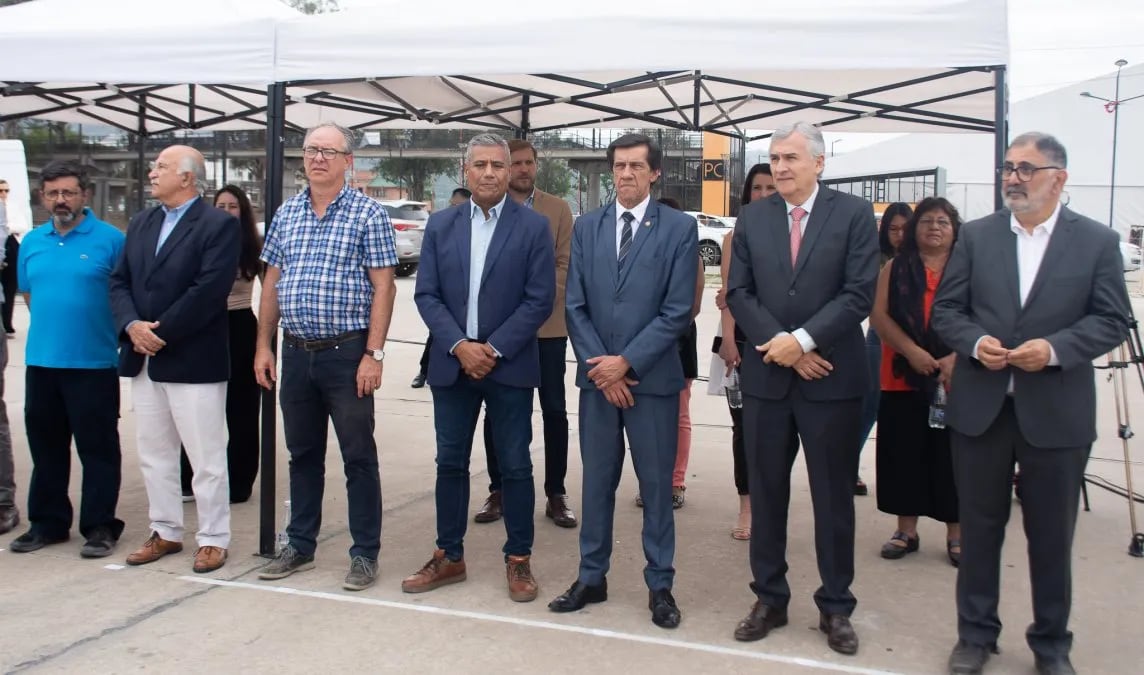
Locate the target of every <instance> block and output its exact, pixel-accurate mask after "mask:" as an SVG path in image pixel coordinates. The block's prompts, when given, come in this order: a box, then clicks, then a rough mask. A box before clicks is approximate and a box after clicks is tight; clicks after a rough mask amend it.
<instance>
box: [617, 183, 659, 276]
mask: <svg viewBox="0 0 1144 675" xmlns="http://www.w3.org/2000/svg"><path fill="white" fill-rule="evenodd" d="M613 217H614V216H613ZM658 221H659V204H657V203H656V202H655V201H652V202H649V203H648V205H647V211H645V212H644V217H643V220H642V221H632V228H633V231H632V247H631V248H630V249H628V255H627V257H626V258H624V269H623V270H622V271H621V272H620V274H619V279H618V282H619V285H620V286H623V285H624V282H625V281H626V280H627V278H628V275H629V274H631V271H632V265H633V264H634V263H635V261H636V258H637V257H639V254H640V251H641V250H643V246H644V244H645V243H646V242H647V240H648V239H651V238H652V237H653V236H655V233H656V232H657V231H658V230H657V229H656V227H655V226H656V223H657V222H658ZM612 257H613V258H614V257H615V256H612ZM617 267H618V261H617Z"/></svg>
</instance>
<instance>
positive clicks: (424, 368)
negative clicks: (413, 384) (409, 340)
mask: <svg viewBox="0 0 1144 675" xmlns="http://www.w3.org/2000/svg"><path fill="white" fill-rule="evenodd" d="M432 347H433V334H432V333H430V334H429V337H427V338H425V349H422V350H421V369H420V371H418V372H419V373H420V375H421V377H427V376H428V375H429V349H430V348H432Z"/></svg>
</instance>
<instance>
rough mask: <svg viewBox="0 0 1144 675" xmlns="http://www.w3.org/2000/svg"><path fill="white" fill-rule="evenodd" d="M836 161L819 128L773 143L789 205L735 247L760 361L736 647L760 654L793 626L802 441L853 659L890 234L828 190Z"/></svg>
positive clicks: (773, 200)
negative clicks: (791, 559)
mask: <svg viewBox="0 0 1144 675" xmlns="http://www.w3.org/2000/svg"><path fill="white" fill-rule="evenodd" d="M824 155H825V143H824V142H823V139H822V133H821V132H820V131H819V130H818V129H817V128H815V127H814V126H812V125H810V124H807V123H804V122H798V123H795V124H794V125H791V126H788V127H783V128H780V129H778V130H777V131H775V133H774V135H773V136H772V139H771V151H770V159H771V174H772V176H773V177H774V179H775V186H776V187H777V188H778V193H777V194H774V195H771V196H770V197H767V198H765V199H760V200H756V201H754V202H752V203H750V204H748V205H747V206H746V207H744V208H743V210H742V211H741V212H740V214H739V223H738V226H737V227H736V228H735V237H734V240H733V244H732V254H731V255H732V258H731V271H730V275H729V277H728V282H727V306H728V307H729V308H730V310H731V314H732V315H733V316H734V318H735V323H736V324H737V325H738V326H740V327H741V328H742V330H743V333H744V334H746V336H747V340H748V341H749V342H750V344H753V345H756V347H755V349H756V350H757V351H758V352H759V353H758V354H756V355H755V356H754V357H753V358H751V357H747V356H744V358H743V360H742V364H741V365H740V371H741V373H742V389H743V432H744V441H745V443H744V447H745V448H746V456H747V471H748V481H749V485H750V493H751V514H752V515H751V518H752V522H753V530H752V533H751V555H750V559H751V573H752V575H753V576H754V582H753V583H752V584H751V590H752V591H754V593H755V595H756V597H757V601H756V602H755V605H754V607H752V609H751V612H750V614H748V615H747V617H746V618H745V619H743V621H742V622H740V623H739V626H738V627H737V628H736V630H735V639H737V640H741V641H751V640H759V639H762V638H764V637H766V635H767V633H769V632H770V631H771V630H772V629H774V628H778V627H780V626H785V625H786V623H787V605H788V604H789V603H790V586H789V585H788V584H787V581H786V571H787V563H786V535H787V510H788V508H789V504H790V471H791V466H792V465H793V464H794V460H795V456H796V454H797V453H798V441H799V440H800V439H801V441H802V445H803V448H804V449H805V452H806V468H807V473H808V474H809V476H810V495H811V499H812V501H813V504H814V543H815V550H816V552H817V555H818V573H819V576H820V577H821V579H822V585H821V586H820V587H819V589H818V590H817V591H816V592H815V594H814V600H815V604H817V605H818V609H819V612H820V616H819V622H818V626H819V629H820V630H821V631H822V632H824V633H826V635H827V644H828V645H829V646H830V648H831V649H834V650H835V651H837V652H840V653H843V654H854V653H856V652H857V651H858V636H857V635H856V634H855V632H854V628H853V626H851V625H850V619H849V617H850V615H851V613H852V612H853V611H854V606H855V604H856V601H855V599H854V595H853V594H851V592H850V583H851V582H852V581H853V580H854V476H856V475H858V448H857V447H856V446H855V444H854V441H853V439H855V438H857V437H858V433H859V431H858V429H859V425H860V423H861V412H862V410H861V408H862V394H863V392H864V391H865V390H866V386H867V385H866V383H867V380H868V378H869V373H868V372H867V370H868V368H867V365H866V356H865V354H866V348H865V341H864V340H865V338H864V337H863V334H862V321H863V319H865V318H866V316H867V315H868V314H869V313H870V306H871V305H872V304H873V297H874V283H875V281H876V278H877V276H878V231H877V226H876V225H875V223H874V209H873V207H872V206H871V205H870V202H867V201H866V200H864V199H861V198H858V197H853V196H851V195H847V194H843V193H841V192H837V191H835V190H831V189H830V188H828V187H826V186H824V185H821V184H820V183H819V182H818V177H819V175H821V173H822V169H823V164H824Z"/></svg>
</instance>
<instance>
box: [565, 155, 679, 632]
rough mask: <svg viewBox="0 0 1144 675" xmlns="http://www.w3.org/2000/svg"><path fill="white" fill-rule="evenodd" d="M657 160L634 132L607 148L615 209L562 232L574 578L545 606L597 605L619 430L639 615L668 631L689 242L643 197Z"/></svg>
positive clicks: (673, 622)
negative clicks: (575, 489) (638, 512)
mask: <svg viewBox="0 0 1144 675" xmlns="http://www.w3.org/2000/svg"><path fill="white" fill-rule="evenodd" d="M662 160H663V152H662V151H661V150H660V149H659V147H657V146H656V144H655V142H654V141H652V140H651V139H650V138H648V137H647V136H644V135H643V134H625V135H624V136H621V137H619V138H617V139H616V140H615V141H612V144H611V145H609V146H608V162H609V163H611V165H612V171H613V176H614V180H615V185H616V201H615V202H614V203H612V204H608V205H607V206H605V207H603V208H600V209H597V210H595V211H592V212H591V213H587V214H585V215H583V216H581V217H580V218H579V219H578V220H577V221H576V224H575V225H574V226H573V229H572V255H571V259H570V261H569V264H568V283H567V298H566V311H565V314H566V316H567V319H568V333H569V337H571V338H572V349H573V351H574V352H575V353H576V361H577V368H576V386H578V387H580V456H581V458H582V461H583V465H584V479H583V500H582V501H583V519H582V520H581V529H580V573H579V576H578V577H577V579H576V582H575V583H573V584H572V587H571V588H569V589H568V590H567V591H566V592H565V593H564V594H563V595H561V596H560V597H558V598H556V599H555V600H553V601H552V602H551V603H549V605H548V608H549V609H551V610H552V611H554V612H573V611H576V610H579V609H582V608H583V607H584V605H585V604H587V603H590V602H603V601H604V600H607V599H608V583H607V578H606V577H607V573H608V566H609V560H610V558H611V555H612V541H613V540H612V519H613V515H614V513H615V509H616V487H617V486H618V485H619V483H620V472H621V470H622V469H623V464H624V431H627V434H628V447H630V448H631V453H632V463H633V464H634V465H635V469H636V478H637V479H638V480H639V491H640V495H642V496H643V500H644V511H643V517H644V521H643V548H644V555H645V556H646V558H647V566H646V567H645V568H644V580H645V581H646V582H647V586H648V589H649V596H648V608H649V609H650V610H651V614H652V621H653V622H654V623H655V624H656V625H657V626H660V627H662V628H675V627H676V626H678V625H679V621H680V612H679V608H678V606H677V605H676V603H675V598H674V597H672V595H671V587H672V581H673V580H674V578H675V569H674V567H672V560H673V559H674V557H675V519H674V516H673V514H672V509H671V473H672V469H673V467H674V465H675V446H676V441H677V435H678V431H679V426H678V425H679V392H680V391H682V390H683V387H684V384H685V383H684V379H683V366H682V364H681V362H680V360H679V353H678V351H677V348H676V341H677V340H678V338H679V336H680V335H681V334H682V333H683V331H684V330H686V328H687V326H688V324H689V322H690V321H691V304H692V301H693V300H694V295H695V275H696V274H697V268H698V264H699V253H698V248H699V240H698V239H699V238H698V230H697V228H696V224H695V219H694V218H691V217H689V216H686V215H684V214H682V213H680V212H679V211H676V210H675V209H671V208H667V207H661V206H660V205H659V204H657V203H656V202H653V201H652V199H651V186H652V184H653V183H654V182H655V181H656V180H657V179H658V178H659V176H660V164H661V162H662Z"/></svg>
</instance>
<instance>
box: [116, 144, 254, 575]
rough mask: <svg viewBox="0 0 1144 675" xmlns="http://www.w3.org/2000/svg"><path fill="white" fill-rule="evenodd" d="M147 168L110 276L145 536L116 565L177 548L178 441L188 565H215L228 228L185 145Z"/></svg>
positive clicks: (222, 546)
mask: <svg viewBox="0 0 1144 675" xmlns="http://www.w3.org/2000/svg"><path fill="white" fill-rule="evenodd" d="M148 177H149V178H150V180H151V196H152V197H154V198H155V199H156V200H158V201H159V206H155V207H153V208H150V209H147V210H146V211H143V212H142V213H139V214H138V215H136V216H135V217H134V218H132V219H131V223H130V224H129V225H128V227H127V242H126V244H125V247H124V251H123V256H122V257H121V258H120V260H119V265H118V266H117V267H116V269H115V272H113V273H112V276H111V304H112V310H113V312H114V314H115V327H116V330H117V331H118V335H119V347H120V348H119V375H120V376H121V377H129V378H131V396H132V402H133V404H134V407H135V418H136V440H137V446H138V447H137V451H138V453H139V466H140V468H141V469H142V471H143V481H144V483H145V485H146V487H147V499H148V502H149V504H150V517H151V535H150V537H148V539H147V541H146V542H145V543H144V544H143V545H142V547H140V548H139V549H138V550H137V551H135V552H134V553H132V554H131V555H129V556H127V564H129V565H143V564H146V563H150V562H154V561H155V560H158V559H159V558H162V557H163V556H165V555H169V554H172V553H178V552H180V551H182V550H183V501H182V489H181V486H180V482H179V445H180V443H181V444H182V445H183V446H184V447H185V448H186V451H187V457H188V458H189V459H190V462H191V466H192V467H193V468H194V472H195V477H194V483H193V487H194V492H195V505H196V507H197V508H198V519H199V530H198V536H197V540H198V549H197V551H196V553H195V558H194V565H193V569H194V571H195V572H211V571H214V570H216V569H218V568H220V567H222V566H223V564H225V563H226V559H227V549H228V547H229V546H230V501H229V500H230V497H229V494H230V486H229V482H228V478H227V465H226V442H227V434H226V383H227V379H228V378H229V376H230V363H229V352H228V346H227V345H228V339H227V306H226V298H227V295H228V294H229V293H230V288H231V285H232V284H233V283H234V273H235V272H234V271H235V270H236V269H238V256H239V251H240V249H241V244H240V240H239V236H240V227H239V223H238V220H237V219H236V218H235V217H234V216H232V215H230V214H229V213H227V212H225V211H222V210H221V209H216V208H214V207H212V206H211V205H210V204H207V203H206V202H204V201H203V200H202V199H201V198H200V188H201V186H202V185H203V184H204V182H205V178H206V163H205V162H204V160H203V156H202V155H201V154H200V153H199V152H198V151H197V150H195V149H194V148H190V147H187V146H183V145H173V146H171V147H169V148H167V149H165V150H163V151H162V152H161V153H159V156H158V158H156V160H155V161H154V162H152V163H151V173H150V174H149V175H148Z"/></svg>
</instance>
